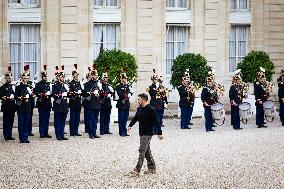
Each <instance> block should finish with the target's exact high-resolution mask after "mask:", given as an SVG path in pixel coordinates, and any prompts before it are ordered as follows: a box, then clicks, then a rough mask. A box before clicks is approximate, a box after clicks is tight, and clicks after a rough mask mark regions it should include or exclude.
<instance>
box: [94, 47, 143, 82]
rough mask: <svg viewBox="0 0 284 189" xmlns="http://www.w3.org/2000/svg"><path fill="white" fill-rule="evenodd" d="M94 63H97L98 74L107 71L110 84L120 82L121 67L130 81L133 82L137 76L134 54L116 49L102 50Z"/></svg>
mask: <svg viewBox="0 0 284 189" xmlns="http://www.w3.org/2000/svg"><path fill="white" fill-rule="evenodd" d="M94 63H95V64H96V65H97V70H98V74H99V75H100V76H101V75H102V73H104V72H105V71H107V72H108V76H109V82H110V84H111V85H112V86H116V85H117V84H118V83H119V82H120V73H122V69H124V71H125V72H126V74H127V77H128V80H129V81H130V82H133V81H134V80H135V78H136V77H137V68H138V67H137V64H136V62H135V58H134V56H133V55H131V54H130V53H126V52H123V51H121V50H118V49H112V50H104V51H102V52H101V53H100V54H99V56H98V58H97V59H96V60H94Z"/></svg>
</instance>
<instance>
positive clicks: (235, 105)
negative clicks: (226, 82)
mask: <svg viewBox="0 0 284 189" xmlns="http://www.w3.org/2000/svg"><path fill="white" fill-rule="evenodd" d="M233 80H234V83H233V84H232V86H231V87H230V90H229V98H230V103H231V120H232V125H233V128H234V129H235V130H239V129H243V128H241V127H240V114H239V105H240V104H241V103H242V98H243V96H242V86H241V78H240V76H239V75H235V76H234V78H233Z"/></svg>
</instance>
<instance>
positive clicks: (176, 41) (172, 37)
mask: <svg viewBox="0 0 284 189" xmlns="http://www.w3.org/2000/svg"><path fill="white" fill-rule="evenodd" d="M187 50H188V27H186V26H167V36H166V73H167V74H172V71H171V69H172V65H173V60H174V59H175V58H176V57H177V56H178V55H182V54H184V53H185V52H186V51H187Z"/></svg>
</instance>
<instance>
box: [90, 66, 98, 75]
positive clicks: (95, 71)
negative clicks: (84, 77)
mask: <svg viewBox="0 0 284 189" xmlns="http://www.w3.org/2000/svg"><path fill="white" fill-rule="evenodd" d="M90 74H91V75H94V76H98V71H97V65H96V64H93V69H92V70H91V72H90Z"/></svg>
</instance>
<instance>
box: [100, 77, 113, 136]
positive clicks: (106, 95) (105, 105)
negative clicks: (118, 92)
mask: <svg viewBox="0 0 284 189" xmlns="http://www.w3.org/2000/svg"><path fill="white" fill-rule="evenodd" d="M102 79H103V83H102V92H101V101H100V102H101V110H100V134H101V135H104V134H112V133H111V132H109V123H110V114H111V108H112V106H111V97H112V95H113V93H114V90H113V88H112V86H111V85H110V84H109V83H108V74H107V72H105V73H103V75H102Z"/></svg>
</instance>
